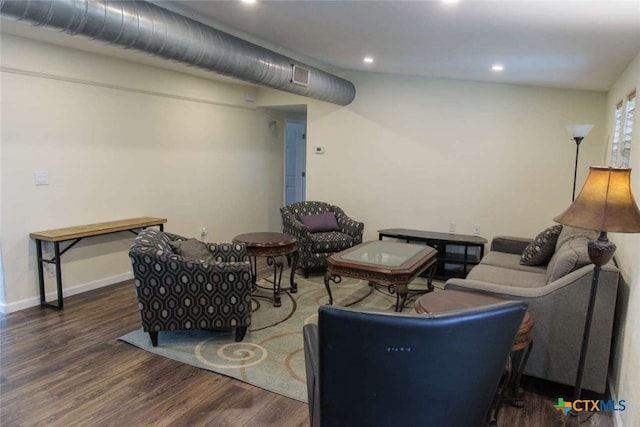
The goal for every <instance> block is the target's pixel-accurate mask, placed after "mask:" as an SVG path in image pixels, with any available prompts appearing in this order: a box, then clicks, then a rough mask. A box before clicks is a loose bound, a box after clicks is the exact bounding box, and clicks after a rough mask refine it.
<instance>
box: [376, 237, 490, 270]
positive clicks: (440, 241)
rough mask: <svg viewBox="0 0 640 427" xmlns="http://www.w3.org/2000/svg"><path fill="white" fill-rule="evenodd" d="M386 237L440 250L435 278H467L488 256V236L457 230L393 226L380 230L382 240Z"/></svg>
mask: <svg viewBox="0 0 640 427" xmlns="http://www.w3.org/2000/svg"><path fill="white" fill-rule="evenodd" d="M383 237H387V238H394V239H401V240H405V241H406V242H407V243H415V242H420V243H424V244H426V245H427V246H431V247H432V248H434V249H436V250H437V251H438V257H437V267H436V271H435V276H434V277H435V278H436V279H439V280H447V279H450V278H452V277H460V278H464V277H466V276H467V273H469V271H470V270H471V268H473V266H474V265H477V264H478V263H479V262H480V260H481V259H482V257H483V256H484V245H485V243H487V239H485V238H483V237H480V236H471V235H466V234H455V233H438V232H434V231H423V230H410V229H406V228H389V229H384V230H379V231H378V239H379V240H382V238H383Z"/></svg>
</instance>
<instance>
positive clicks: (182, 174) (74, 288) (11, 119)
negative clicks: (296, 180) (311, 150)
mask: <svg viewBox="0 0 640 427" xmlns="http://www.w3.org/2000/svg"><path fill="white" fill-rule="evenodd" d="M0 84H1V85H2V86H1V88H2V93H1V103H0V107H1V109H2V110H1V111H2V120H1V123H2V130H1V144H2V145H1V151H2V157H1V162H2V163H1V173H0V179H1V183H2V187H1V193H0V195H1V205H0V218H1V221H2V222H1V224H0V227H1V230H2V261H3V263H4V297H5V298H6V299H5V301H6V306H5V307H3V308H4V309H5V310H6V311H11V310H14V309H19V308H22V307H25V306H29V305H34V304H37V303H38V297H37V296H38V291H37V281H36V261H35V244H34V242H33V241H32V240H30V239H29V237H28V235H29V232H31V231H40V230H46V229H50V228H58V227H66V226H73V225H81V224H86V223H93V222H101V221H109V220H115V219H121V218H128V217H135V216H160V217H166V218H168V224H167V225H166V230H168V231H171V232H175V233H178V234H183V235H186V236H196V237H198V236H199V233H200V227H201V226H205V227H207V228H208V229H209V235H208V236H207V240H209V241H228V240H230V239H231V238H232V237H233V236H234V235H236V234H239V233H242V232H247V231H258V230H270V229H279V227H281V220H280V216H279V211H278V208H279V207H280V206H281V202H282V185H283V184H282V168H283V161H282V153H283V144H282V138H283V136H282V134H281V133H282V132H281V131H280V134H279V135H278V134H276V135H274V134H272V133H271V132H270V130H269V121H271V120H272V117H271V115H270V114H269V112H268V111H261V110H257V109H256V106H255V105H254V104H251V103H246V102H245V101H244V93H245V92H255V89H253V88H249V87H243V86H235V85H231V84H225V83H218V82H214V81H209V80H203V79H200V78H197V77H192V76H189V75H185V74H180V73H176V72H172V71H165V70H160V69H157V68H151V67H148V66H143V65H139V64H134V63H130V62H125V61H121V60H117V59H112V58H107V57H104V56H96V55H91V54H88V53H83V52H80V51H75V50H70V49H65V48H61V47H56V46H53V45H48V44H44V43H39V42H35V41H30V40H26V39H22V38H18V37H14V36H10V35H6V34H3V35H2V73H1V74H0ZM282 128H283V127H282V126H279V129H282ZM34 171H47V172H48V173H49V179H50V185H48V186H35V185H34V179H33V172H34ZM130 243H131V238H130V237H129V235H127V234H118V235H116V236H106V237H100V238H92V239H86V240H83V241H82V242H80V243H79V244H78V246H76V247H75V248H74V249H72V250H70V251H69V252H68V253H66V254H65V255H64V256H63V280H64V288H65V293H66V294H73V293H76V292H79V291H83V290H87V289H90V288H93V287H98V286H103V285H105V284H109V283H113V282H115V281H118V280H124V279H126V278H128V277H130V270H131V265H130V261H129V259H128V256H127V249H128V246H129V244H130ZM48 249H51V248H48ZM54 282H55V281H54V280H53V279H48V280H47V283H48V284H47V290H48V292H53V291H54V289H55V283H54Z"/></svg>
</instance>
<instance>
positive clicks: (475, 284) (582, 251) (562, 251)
mask: <svg viewBox="0 0 640 427" xmlns="http://www.w3.org/2000/svg"><path fill="white" fill-rule="evenodd" d="M595 237H596V235H595V232H591V231H587V230H580V229H574V228H571V227H564V228H563V229H562V231H561V233H560V235H559V236H558V238H557V242H556V243H555V251H554V252H553V256H552V257H551V259H550V261H549V262H548V263H547V264H544V265H540V266H527V265H521V264H520V259H521V254H522V252H523V251H524V249H525V247H526V246H527V245H528V244H529V243H530V242H531V241H532V239H522V238H517V237H504V236H501V237H496V238H494V239H493V240H492V242H491V247H490V251H489V252H488V253H487V254H486V255H485V256H484V258H483V259H482V260H481V262H480V264H478V265H477V266H475V267H474V268H473V270H471V272H469V274H468V275H467V277H466V278H465V279H449V280H448V281H447V282H446V284H445V289H456V290H468V291H481V292H486V293H490V294H493V295H497V296H500V297H503V298H506V299H517V300H522V301H525V302H527V303H528V304H529V312H530V313H531V314H532V315H533V317H534V320H535V325H534V327H533V331H532V334H533V348H532V351H531V355H530V357H529V360H528V362H527V365H526V367H525V370H524V373H525V374H527V375H531V376H533V377H537V378H543V379H546V380H550V381H554V382H557V383H562V384H568V385H574V383H575V378H576V373H577V370H578V359H579V355H580V346H581V342H582V334H583V330H584V322H585V317H586V311H587V303H588V300H589V291H590V287H591V278H592V273H593V264H591V263H590V261H589V258H588V254H587V241H588V240H589V239H593V238H595ZM553 249H554V248H551V250H552V251H553ZM618 276H619V272H618V269H617V268H616V267H615V265H614V264H613V263H609V264H607V265H605V266H603V267H602V271H601V273H600V281H599V286H598V293H597V297H596V302H595V309H594V314H593V322H592V326H591V334H590V339H589V348H588V351H587V358H586V365H585V372H584V377H583V383H582V388H584V389H588V390H592V391H595V392H598V393H603V392H604V391H605V388H606V382H607V371H608V368H609V355H610V349H611V336H612V328H613V317H614V310H615V305H616V293H617V288H618Z"/></svg>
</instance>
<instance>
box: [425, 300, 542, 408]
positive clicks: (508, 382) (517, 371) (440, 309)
mask: <svg viewBox="0 0 640 427" xmlns="http://www.w3.org/2000/svg"><path fill="white" fill-rule="evenodd" d="M504 301H507V300H506V299H504V298H500V297H496V296H493V295H489V294H484V293H480V292H466V291H454V290H445V291H437V290H436V291H435V292H431V293H428V294H425V295H423V296H421V297H420V298H418V299H417V300H416V302H415V310H416V312H418V313H421V314H442V313H446V312H448V311H457V310H463V309H466V308H476V307H482V306H485V305H490V304H495V303H498V302H504ZM533 325H534V320H533V316H532V315H531V313H529V312H528V311H527V312H526V313H525V315H524V318H523V319H522V323H521V324H520V329H519V330H518V334H517V335H516V338H515V340H514V341H513V347H512V348H511V354H510V356H509V364H508V366H507V374H506V378H505V380H504V381H503V383H502V387H501V389H500V392H499V393H498V396H497V398H496V402H495V403H494V405H493V408H492V410H491V416H492V418H494V419H495V418H496V417H497V415H498V412H499V410H500V406H501V405H502V402H503V401H505V400H507V399H511V404H512V405H513V406H516V407H518V408H521V407H522V406H524V400H523V399H522V397H523V395H524V390H522V388H521V387H520V378H521V377H522V372H523V371H524V367H525V365H526V364H527V359H528V358H529V354H530V353H531V348H532V346H533V338H532V337H531V330H532V329H533Z"/></svg>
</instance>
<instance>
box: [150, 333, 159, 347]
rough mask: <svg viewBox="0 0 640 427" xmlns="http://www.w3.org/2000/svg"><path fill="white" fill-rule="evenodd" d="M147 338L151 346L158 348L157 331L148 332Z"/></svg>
mask: <svg viewBox="0 0 640 427" xmlns="http://www.w3.org/2000/svg"><path fill="white" fill-rule="evenodd" d="M149 338H151V345H152V346H154V347H157V346H158V331H149Z"/></svg>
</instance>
